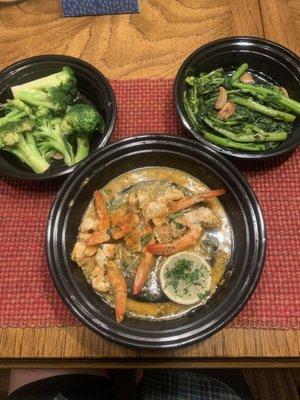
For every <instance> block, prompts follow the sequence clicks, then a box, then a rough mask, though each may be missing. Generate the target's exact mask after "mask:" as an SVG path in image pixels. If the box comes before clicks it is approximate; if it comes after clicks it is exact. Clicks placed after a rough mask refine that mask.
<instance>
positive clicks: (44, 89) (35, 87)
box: [11, 67, 77, 116]
mask: <svg viewBox="0 0 300 400" xmlns="http://www.w3.org/2000/svg"><path fill="white" fill-rule="evenodd" d="M11 90H12V92H13V95H14V98H15V99H19V100H22V101H23V102H25V103H26V104H29V105H30V106H34V108H35V109H36V110H35V114H39V116H40V115H43V116H45V115H46V114H48V113H49V111H52V112H54V113H56V114H59V115H62V114H63V113H64V112H65V111H66V108H67V107H68V106H69V105H71V104H73V102H74V99H75V97H76V95H77V83H76V78H75V75H74V72H73V71H72V69H70V68H68V67H64V68H63V70H62V71H60V72H57V73H56V74H52V75H49V76H46V77H45V78H41V79H37V80H35V81H31V82H27V83H24V84H23V85H18V86H14V87H12V88H11Z"/></svg>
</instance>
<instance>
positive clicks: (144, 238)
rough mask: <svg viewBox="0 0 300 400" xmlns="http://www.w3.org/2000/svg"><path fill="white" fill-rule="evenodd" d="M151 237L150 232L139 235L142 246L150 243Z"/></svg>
mask: <svg viewBox="0 0 300 400" xmlns="http://www.w3.org/2000/svg"><path fill="white" fill-rule="evenodd" d="M151 239H152V233H147V234H146V235H144V236H142V237H141V245H142V246H143V247H145V246H147V244H149V243H150V241H151Z"/></svg>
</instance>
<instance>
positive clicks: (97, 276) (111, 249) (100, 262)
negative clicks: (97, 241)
mask: <svg viewBox="0 0 300 400" xmlns="http://www.w3.org/2000/svg"><path fill="white" fill-rule="evenodd" d="M115 251H116V245H115V244H104V245H103V246H101V247H100V248H99V250H98V251H97V254H96V256H95V261H96V263H97V266H96V267H95V268H94V270H93V273H92V278H91V282H92V286H93V288H94V289H96V290H98V291H99V292H107V291H108V290H109V282H108V281H107V276H106V268H105V262H106V260H108V259H109V258H112V257H113V256H114V255H115Z"/></svg>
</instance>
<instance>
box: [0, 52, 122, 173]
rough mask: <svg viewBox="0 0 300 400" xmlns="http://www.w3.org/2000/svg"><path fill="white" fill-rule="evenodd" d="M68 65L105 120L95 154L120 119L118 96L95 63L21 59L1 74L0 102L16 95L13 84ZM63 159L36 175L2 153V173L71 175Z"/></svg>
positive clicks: (94, 145) (53, 58)
mask: <svg viewBox="0 0 300 400" xmlns="http://www.w3.org/2000/svg"><path fill="white" fill-rule="evenodd" d="M64 66H69V67H71V68H72V69H73V70H74V72H75V75H76V78H77V83H78V90H79V93H80V94H82V95H83V96H84V97H85V98H86V100H87V102H90V103H92V104H93V105H94V106H95V107H96V109H97V110H98V111H99V113H100V114H101V115H102V116H103V118H104V120H105V130H104V134H99V133H98V132H95V133H94V135H93V138H92V141H91V153H92V152H93V151H95V150H97V149H99V148H101V147H103V146H104V145H105V143H106V142H107V140H108V139H109V137H110V135H111V133H112V131H113V128H114V125H115V121H116V108H117V106H116V99H115V95H114V93H113V90H112V88H111V86H110V84H109V82H108V80H107V79H106V78H105V77H104V76H103V75H102V74H101V72H99V71H98V70H97V69H96V68H94V67H93V66H92V65H90V64H88V63H87V62H85V61H83V60H80V59H78V58H74V57H68V56H61V55H45V56H37V57H32V58H28V59H26V60H22V61H19V62H17V63H15V64H13V65H11V66H9V67H7V68H6V69H4V70H3V71H2V72H1V73H0V103H4V102H5V101H6V100H7V99H10V98H12V93H11V90H10V87H11V86H15V85H19V84H22V83H25V82H29V81H30V80H33V79H38V78H41V77H43V76H47V75H50V74H53V73H55V72H58V71H60V70H61V69H62V67H64ZM74 168H75V167H74V166H73V167H68V166H66V165H65V164H64V163H63V160H53V162H52V163H51V167H50V168H49V170H48V171H46V172H45V173H43V174H35V173H34V172H33V171H32V170H31V169H30V168H29V167H27V166H26V165H25V164H23V163H22V162H21V161H19V159H18V158H16V157H15V156H14V155H12V154H10V153H8V152H5V151H1V152H0V172H1V173H3V174H5V175H9V176H13V177H15V178H21V179H32V180H45V179H52V178H56V177H58V176H62V175H66V174H70V173H71V172H72V171H73V170H74Z"/></svg>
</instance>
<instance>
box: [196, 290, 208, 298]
mask: <svg viewBox="0 0 300 400" xmlns="http://www.w3.org/2000/svg"><path fill="white" fill-rule="evenodd" d="M208 295H209V291H208V290H206V291H205V292H202V293H197V296H198V299H199V300H204V299H205V298H206V297H207V296H208Z"/></svg>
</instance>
